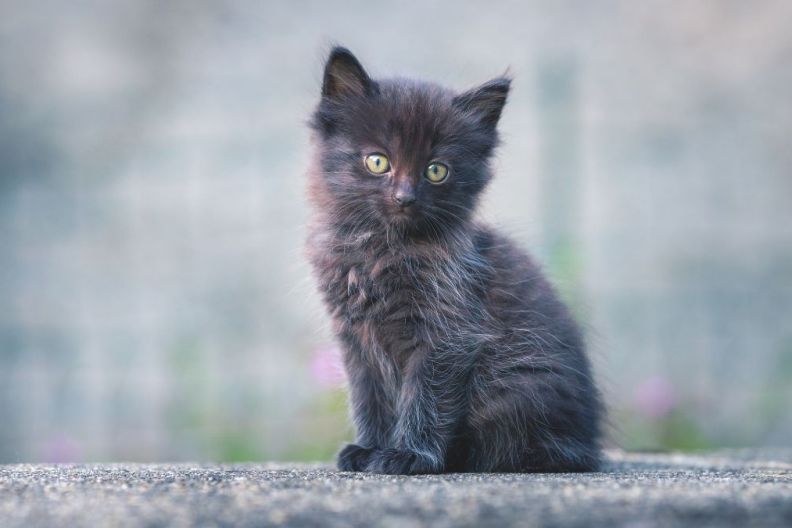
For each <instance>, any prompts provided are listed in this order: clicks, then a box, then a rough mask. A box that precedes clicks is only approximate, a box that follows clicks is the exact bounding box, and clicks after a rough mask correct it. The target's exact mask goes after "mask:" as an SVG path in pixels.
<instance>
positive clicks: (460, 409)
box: [367, 351, 470, 475]
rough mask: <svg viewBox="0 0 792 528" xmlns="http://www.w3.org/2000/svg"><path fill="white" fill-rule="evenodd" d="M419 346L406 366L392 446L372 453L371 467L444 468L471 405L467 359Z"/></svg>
mask: <svg viewBox="0 0 792 528" xmlns="http://www.w3.org/2000/svg"><path fill="white" fill-rule="evenodd" d="M437 356H438V355H436V354H424V355H421V354H420V353H419V352H418V351H416V353H415V354H414V355H413V359H411V362H410V364H409V365H408V368H407V372H406V376H405V379H404V381H403V384H402V389H401V393H400V396H399V402H398V406H397V415H398V420H397V422H396V425H395V427H394V428H393V435H392V445H393V447H391V448H388V449H384V450H381V451H376V452H374V453H372V455H371V458H370V462H369V465H368V467H367V470H368V471H372V472H375V473H387V474H400V475H413V474H421V473H439V472H442V471H444V469H445V462H446V454H447V449H448V445H449V443H450V441H451V439H452V435H453V433H454V431H455V430H456V429H457V426H458V424H459V422H460V420H461V417H462V416H463V414H464V409H465V406H466V404H467V391H466V384H465V378H466V377H467V374H468V372H469V371H470V366H469V364H468V362H467V361H450V360H449V358H448V357H446V358H443V361H442V362H439V361H437V360H438V357H437Z"/></svg>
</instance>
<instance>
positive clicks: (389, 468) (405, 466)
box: [366, 449, 441, 475]
mask: <svg viewBox="0 0 792 528" xmlns="http://www.w3.org/2000/svg"><path fill="white" fill-rule="evenodd" d="M440 470H441V468H440V465H439V464H438V463H437V462H435V461H434V460H433V459H431V458H429V457H427V456H426V455H423V454H421V453H417V452H415V451H411V450H409V449H383V450H382V451H376V452H374V453H373V454H372V455H371V459H370V460H369V464H368V466H367V467H366V471H370V472H372V473H384V474H386V475H420V474H424V473H439V472H440Z"/></svg>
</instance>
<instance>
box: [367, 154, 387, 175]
mask: <svg viewBox="0 0 792 528" xmlns="http://www.w3.org/2000/svg"><path fill="white" fill-rule="evenodd" d="M366 168H367V169H368V170H369V172H370V173H372V174H385V173H386V172H388V171H389V170H390V161H388V156H386V155H385V154H369V155H368V156H366Z"/></svg>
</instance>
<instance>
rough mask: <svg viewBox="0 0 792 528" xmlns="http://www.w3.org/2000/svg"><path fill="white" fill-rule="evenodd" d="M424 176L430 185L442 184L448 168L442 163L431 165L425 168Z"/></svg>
mask: <svg viewBox="0 0 792 528" xmlns="http://www.w3.org/2000/svg"><path fill="white" fill-rule="evenodd" d="M424 175H425V176H426V179H427V180H429V181H430V182H432V183H443V181H445V179H446V178H447V177H448V167H446V166H445V165H443V164H442V163H432V164H430V165H429V166H428V167H426V173H425V174H424Z"/></svg>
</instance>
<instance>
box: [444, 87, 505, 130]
mask: <svg viewBox="0 0 792 528" xmlns="http://www.w3.org/2000/svg"><path fill="white" fill-rule="evenodd" d="M509 86H511V79H509V78H508V77H498V78H497V79H492V80H491V81H488V82H486V83H484V84H482V85H481V86H479V87H477V88H474V89H472V90H470V91H467V92H465V93H463V94H460V95H458V96H456V97H454V105H456V106H457V108H460V109H461V110H463V111H465V112H469V113H471V114H473V115H475V116H476V117H477V118H478V119H479V120H480V121H481V122H482V123H483V124H484V125H486V126H488V127H490V128H493V129H494V128H495V125H497V124H498V120H499V119H500V116H501V111H502V110H503V105H504V104H506V97H507V96H508V95H509Z"/></svg>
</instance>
